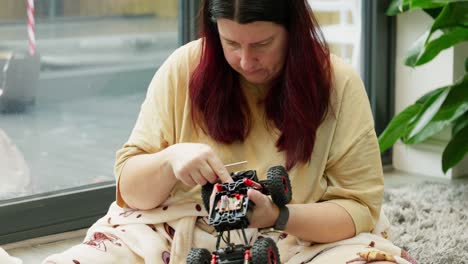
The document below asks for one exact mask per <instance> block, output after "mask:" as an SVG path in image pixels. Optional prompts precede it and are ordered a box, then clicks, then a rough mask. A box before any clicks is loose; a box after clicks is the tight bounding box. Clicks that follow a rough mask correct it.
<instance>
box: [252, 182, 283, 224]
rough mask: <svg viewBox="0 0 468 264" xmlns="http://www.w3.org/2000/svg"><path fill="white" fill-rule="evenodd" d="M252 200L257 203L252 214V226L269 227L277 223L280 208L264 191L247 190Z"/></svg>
mask: <svg viewBox="0 0 468 264" xmlns="http://www.w3.org/2000/svg"><path fill="white" fill-rule="evenodd" d="M247 196H248V197H249V199H250V201H251V202H253V203H254V204H255V206H254V207H253V212H252V215H251V216H250V218H249V220H250V226H249V227H253V228H269V227H273V226H274V225H275V222H276V219H277V218H278V216H279V208H278V207H277V206H276V205H275V204H274V203H273V201H272V200H271V199H270V198H269V197H268V196H266V195H264V194H263V193H261V192H259V191H257V190H254V189H250V190H248V191H247Z"/></svg>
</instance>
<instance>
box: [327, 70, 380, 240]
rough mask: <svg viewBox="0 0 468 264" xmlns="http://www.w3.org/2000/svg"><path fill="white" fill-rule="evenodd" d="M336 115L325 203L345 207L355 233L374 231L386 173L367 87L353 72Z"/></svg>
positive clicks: (328, 163)
mask: <svg viewBox="0 0 468 264" xmlns="http://www.w3.org/2000/svg"><path fill="white" fill-rule="evenodd" d="M335 114H336V117H337V124H336V128H335V132H334V135H333V140H332V145H331V150H330V153H329V157H328V161H327V166H326V169H325V172H324V177H326V180H327V189H326V191H325V193H324V195H323V196H322V198H321V200H322V201H329V202H333V203H336V204H338V205H340V206H342V207H343V208H344V209H345V210H346V211H347V212H348V213H349V215H350V216H351V217H352V219H353V221H354V225H355V228H356V234H359V233H361V232H369V231H371V230H372V229H373V228H374V225H375V224H376V222H377V220H378V218H379V215H380V207H381V204H382V198H383V187H384V181H383V170H382V163H381V159H380V150H379V145H378V141H377V136H376V133H375V130H374V122H373V118H372V112H371V109H370V104H369V100H368V97H367V95H366V92H365V90H364V85H363V84H362V81H361V79H360V77H359V76H358V75H357V73H354V71H352V72H351V74H350V75H349V76H348V79H347V81H346V84H345V86H344V90H343V92H342V96H341V104H340V107H339V111H338V112H337V113H335Z"/></svg>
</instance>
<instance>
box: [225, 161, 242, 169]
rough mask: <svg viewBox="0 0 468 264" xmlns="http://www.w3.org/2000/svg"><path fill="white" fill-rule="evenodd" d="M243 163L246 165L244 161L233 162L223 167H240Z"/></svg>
mask: <svg viewBox="0 0 468 264" xmlns="http://www.w3.org/2000/svg"><path fill="white" fill-rule="evenodd" d="M244 163H247V161H246V160H244V161H239V162H234V163H231V164H226V165H224V167H226V168H229V167H232V166H236V165H241V164H244Z"/></svg>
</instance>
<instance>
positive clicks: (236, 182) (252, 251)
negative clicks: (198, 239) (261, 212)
mask: <svg viewBox="0 0 468 264" xmlns="http://www.w3.org/2000/svg"><path fill="white" fill-rule="evenodd" d="M231 177H232V179H233V182H231V183H222V184H215V185H213V184H210V183H208V184H206V185H204V186H203V187H202V199H203V204H204V206H205V209H206V210H207V211H208V212H210V214H209V224H210V225H212V226H213V227H214V228H215V230H216V231H217V232H218V236H217V241H216V250H215V251H214V252H210V251H209V250H208V249H205V248H193V249H192V250H191V251H190V253H189V255H188V257H187V263H188V264H205V263H206V264H236V263H239V264H250V263H253V264H264V263H271V264H274V263H280V256H279V253H278V248H277V246H276V244H275V242H274V241H273V240H272V239H271V238H261V239H258V240H257V241H255V243H254V244H253V245H250V244H249V242H248V241H247V236H246V234H245V228H247V227H248V226H249V224H250V222H249V215H250V213H251V212H252V208H253V206H254V204H253V203H252V202H251V201H250V200H249V198H248V197H247V191H248V190H249V189H255V190H258V191H260V192H262V193H263V194H265V195H270V196H271V199H272V200H273V202H274V203H275V204H276V205H277V206H278V207H282V206H284V205H286V204H287V203H289V202H290V201H291V198H292V192H291V182H290V180H289V176H288V174H287V172H286V169H285V168H284V167H282V166H275V167H271V168H269V169H268V172H267V179H266V180H264V181H259V180H258V177H257V173H256V171H255V170H247V171H239V172H234V173H231ZM213 188H217V192H216V194H215V197H214V199H213V203H212V206H210V196H211V194H212V192H213ZM211 207H213V208H212V210H210V208H211ZM232 230H240V231H241V234H242V237H243V240H244V244H237V245H236V244H234V243H232V242H231V236H230V231H232ZM221 240H222V241H223V242H224V243H225V245H226V247H224V248H221V247H220V244H221Z"/></svg>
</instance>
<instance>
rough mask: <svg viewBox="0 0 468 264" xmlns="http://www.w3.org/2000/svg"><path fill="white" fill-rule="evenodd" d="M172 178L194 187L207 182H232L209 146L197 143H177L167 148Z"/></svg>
mask: <svg viewBox="0 0 468 264" xmlns="http://www.w3.org/2000/svg"><path fill="white" fill-rule="evenodd" d="M168 150H169V151H171V155H170V159H169V161H170V164H171V167H172V171H173V173H174V176H175V177H176V178H177V179H178V180H180V181H181V182H183V183H184V184H186V185H188V186H191V187H194V186H196V185H205V184H206V183H207V182H210V183H215V182H217V181H218V179H219V180H221V182H232V178H231V176H230V174H229V172H228V171H227V169H226V167H224V164H223V163H222V161H221V160H220V159H219V158H218V156H217V155H216V154H215V153H214V151H213V150H212V149H211V147H210V146H208V145H206V144H199V143H178V144H175V145H172V146H170V147H169V148H168Z"/></svg>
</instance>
